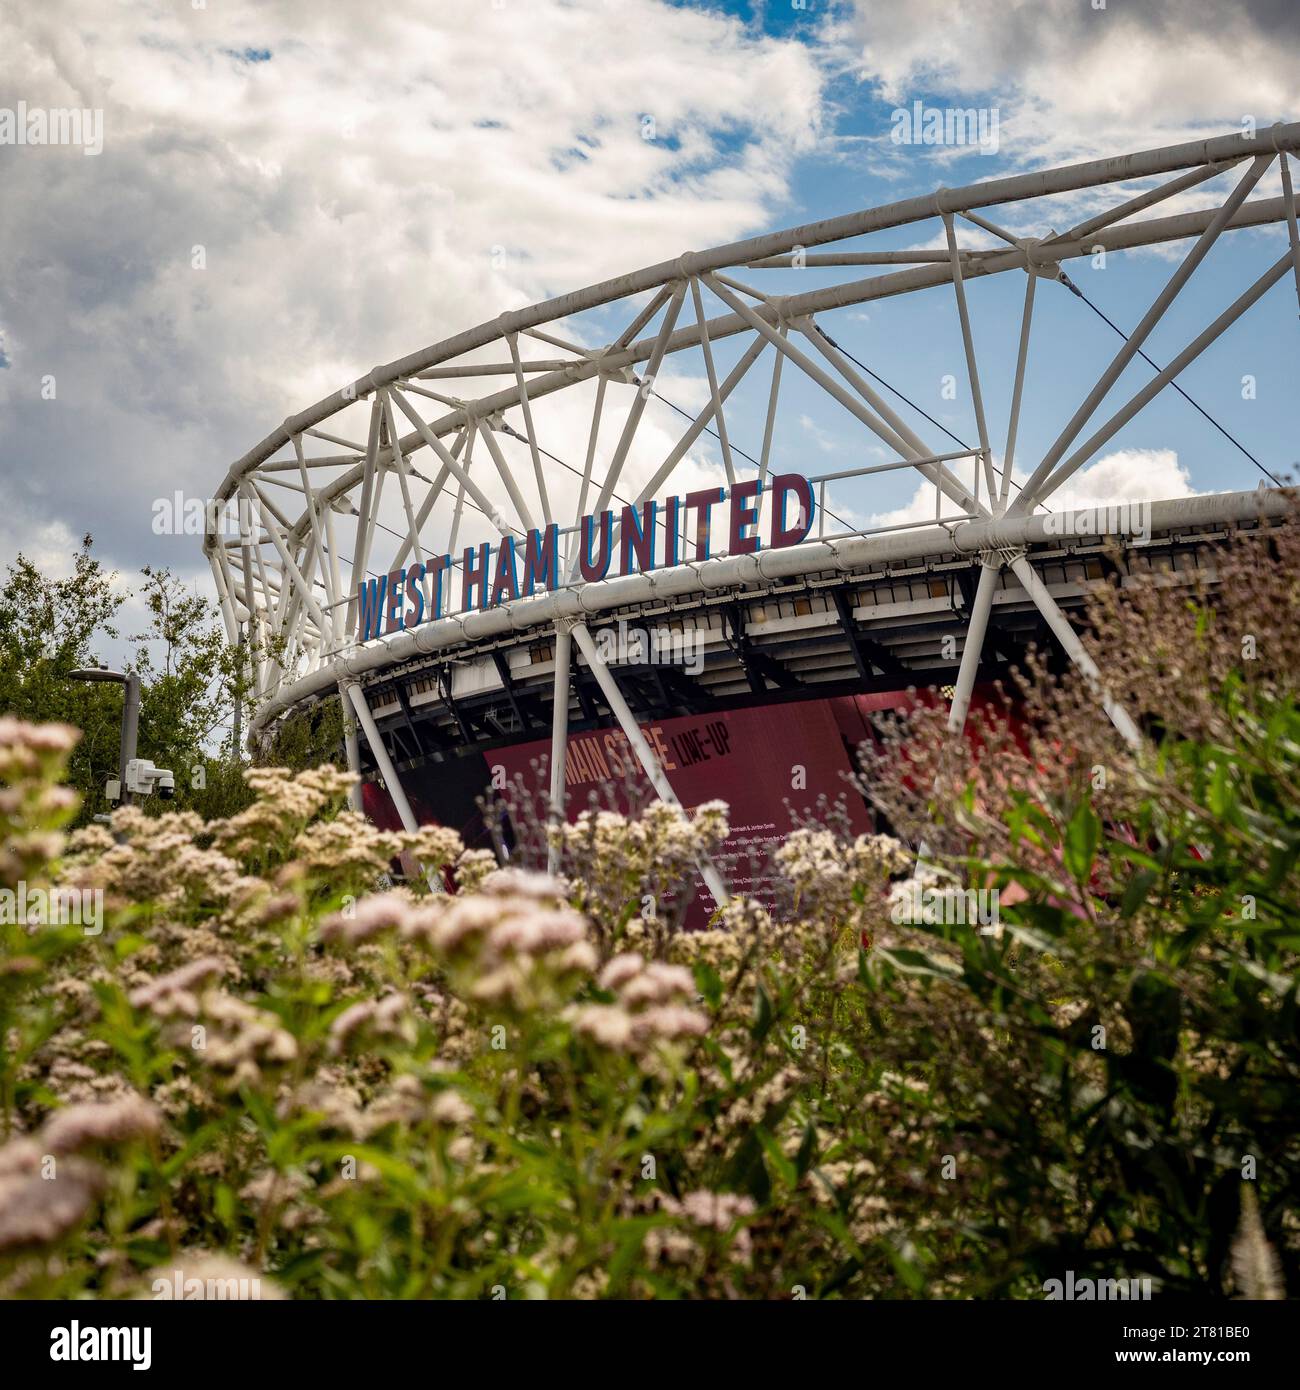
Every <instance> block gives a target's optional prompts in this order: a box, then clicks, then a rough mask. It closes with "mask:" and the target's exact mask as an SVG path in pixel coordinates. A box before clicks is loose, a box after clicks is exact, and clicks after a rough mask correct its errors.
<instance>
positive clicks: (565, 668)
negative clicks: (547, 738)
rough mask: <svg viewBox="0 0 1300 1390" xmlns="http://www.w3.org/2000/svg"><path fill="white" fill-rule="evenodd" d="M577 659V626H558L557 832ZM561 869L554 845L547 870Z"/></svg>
mask: <svg viewBox="0 0 1300 1390" xmlns="http://www.w3.org/2000/svg"><path fill="white" fill-rule="evenodd" d="M572 656H573V624H572V623H570V622H559V623H556V625H555V680H554V684H553V685H552V687H551V691H552V697H551V827H552V831H555V830H556V829H558V828H559V827H560V826H562V825H563V824H564V761H565V754H566V750H567V748H568V744H569V665H570V662H571V660H572ZM559 868H560V846H559V843H558V841H552V842H551V843H550V844H548V846H547V851H546V870H547V872H548V873H551V874H554V873H557V872H558V871H559Z"/></svg>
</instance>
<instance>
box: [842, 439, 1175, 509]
mask: <svg viewBox="0 0 1300 1390" xmlns="http://www.w3.org/2000/svg"><path fill="white" fill-rule="evenodd" d="M995 462H1000V460H995ZM1000 476H1001V475H1000V474H999V477H1000ZM1028 476H1029V475H1028V474H1027V473H1024V472H1022V471H1021V470H1020V469H1019V468H1013V469H1012V470H1011V478H1012V481H1013V483H1018V484H1023V483H1025V482H1026V481H1027V480H1028ZM1197 495H1198V494H1197V490H1196V489H1195V488H1194V487H1193V486H1192V481H1191V478H1190V476H1189V475H1188V472H1187V469H1186V467H1185V466H1184V465H1183V464H1182V463H1180V462H1179V460H1178V454H1177V453H1176V452H1175V451H1174V450H1173V449H1116V450H1115V452H1114V453H1111V454H1103V455H1102V457H1101V458H1099V459H1097V460H1096V461H1095V462H1094V463H1090V464H1088V465H1087V466H1086V467H1084V468H1081V469H1079V471H1078V472H1077V473H1075V474H1074V475H1073V476H1072V477H1071V478H1070V479H1069V480H1068V481H1067V482H1065V483H1063V484H1062V485H1061V487H1060V488H1058V489H1057V491H1055V492H1054V493H1052V495H1051V496H1050V497H1049V498H1048V500H1047V506H1048V507H1050V508H1051V509H1052V511H1060V510H1061V509H1063V508H1079V507H1094V506H1102V505H1104V504H1108V503H1112V502H1142V501H1150V502H1157V501H1166V500H1168V499H1170V498H1174V497H1195V496H1197ZM1012 496H1013V497H1014V496H1015V492H1014V490H1013V492H1012ZM954 512H955V504H954V503H950V502H948V501H947V499H945V500H944V506H943V514H944V515H945V516H949V515H952V514H954ZM933 520H934V487H933V485H932V484H930V483H924V482H923V483H920V484H918V486H917V489H916V491H915V492H914V493H913V494H912V497H911V499H910V500H909V501H908V502H906V503H905V504H904V505H903V506H901V507H896V508H894V509H893V510H892V511H887V512H877V513H876V514H875V515H873V516H871V517H869V518H868V520H867V521H866V523H865V525H866V526H867V527H868V528H873V529H874V528H884V527H893V526H904V525H907V524H908V523H911V522H917V521H933Z"/></svg>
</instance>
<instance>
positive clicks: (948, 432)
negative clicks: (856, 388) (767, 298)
mask: <svg viewBox="0 0 1300 1390" xmlns="http://www.w3.org/2000/svg"><path fill="white" fill-rule="evenodd" d="M813 327H814V328H815V329H816V330H817V331H818V333H820V334H821V335H822V337H823V338H825V339H826V341H827V342H828V343H829V344H830V345H831V347H833V348H834V349H835V351H836V352H839V353H842V354H843V355H844V356H845V357H847V358H848V359H849V361H850V362H852V363H853V365H854V366H855V367H857V368H858V369H859V370H860V371H864V372H866V374H867V375H868V376H869V377H871V378H872V379H873V380H874V381H878V382H879V383H880V384H881V385H882V386H883V387H884V388H885V390H886V391H892V392H893V393H894V395H896V396H897V397H898V399H899V400H900V401H902V402H903V403H904V405H910V406H911V407H912V409H913V410H915V411H916V413H917V414H918V415H920V416H922V417H924V418H925V419H926V420H928V421H929V422H930V423H931V424H932V425H933V426H934V427H935V429H939V430H942V431H943V432H944V434H946V435H947V436H948V438H949V439H951V440H952V442H953V443H954V444H960V445H961V447H962V448H963V449H969V448H970V447H971V446H970V445H969V444H967V443H966V441H965V440H964V439H959V438H958V437H957V435H955V434H953V432H952V431H951V430H950V429H949V428H948V426H947V425H942V424H940V423H939V421H938V420H936V419H935V418H934V416H933V415H930V414H929V413H928V412H926V411H924V410H922V409H921V407H920V406H919V405H917V403H916V402H915V401H914V400H912V399H911V398H910V397H908V396H905V395H903V393H902V392H901V391H900V390H899V389H898V387H897V386H891V385H890V384H889V382H887V381H886V380H885V378H884V377H883V376H879V375H878V374H877V373H875V372H873V371H872V370H871V368H870V367H868V366H867V364H866V363H865V362H859V361H858V359H857V358H856V357H854V355H853V354H852V353H851V352H850V351H849V350H848V348H846V347H841V346H840V345H839V343H837V342H836V341H835V339H834V338H832V337H831V335H830V334H829V333H827V331H826V330H825V329H824V328H823V327H822V326H821V324H819V323H818V322H816V320H814V321H813ZM995 471H996V472H998V473H1001V471H1002V470H1001V469H1000V468H998V469H995ZM1011 486H1012V487H1013V488H1015V490H1016V491H1017V492H1020V491H1021V485H1020V484H1019V483H1018V482H1016V480H1015V479H1014V478H1012V480H1011ZM1038 505H1039V506H1040V507H1042V509H1043V510H1044V511H1045V512H1050V511H1051V510H1052V509H1051V507H1049V506H1048V505H1047V503H1046V502H1040V503H1038Z"/></svg>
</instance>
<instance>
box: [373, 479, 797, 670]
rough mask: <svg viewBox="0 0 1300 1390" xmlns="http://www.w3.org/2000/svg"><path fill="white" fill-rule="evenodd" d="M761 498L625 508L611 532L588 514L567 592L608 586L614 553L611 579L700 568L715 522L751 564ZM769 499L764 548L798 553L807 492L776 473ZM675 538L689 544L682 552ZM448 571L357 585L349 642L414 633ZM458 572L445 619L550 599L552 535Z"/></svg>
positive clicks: (404, 571)
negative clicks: (542, 594)
mask: <svg viewBox="0 0 1300 1390" xmlns="http://www.w3.org/2000/svg"><path fill="white" fill-rule="evenodd" d="M763 490H764V487H763V483H762V481H761V480H760V479H758V478H752V479H749V480H748V481H746V482H740V483H736V484H734V485H733V486H732V487H731V488H729V489H728V488H723V487H712V488H704V489H702V490H700V491H698V492H688V493H687V494H686V495H685V496H684V497H682V496H678V497H669V498H667V499H666V500H665V501H663V502H662V503H660V502H656V501H649V502H643V503H641V504H640V505H639V506H638V505H628V506H626V507H624V508H623V510H622V513H621V514H620V516H619V517H618V520H617V522H616V521H615V517H614V513H613V511H603V512H592V513H589V514H588V515H587V516H584V517H583V518H582V520H581V521H580V522H579V524H578V526H577V528H576V534H577V540H578V556H577V565H576V568H575V569H574V571H573V572H572V579H571V581H570V582H573V583H583V584H590V583H594V582H595V581H596V580H600V579H606V578H608V577H609V574H610V572H611V569H613V568H614V561H615V551H616V550H617V561H618V567H617V569H616V570H615V571H614V572H615V573H617V574H620V575H623V574H639V573H644V572H645V571H647V570H653V569H661V568H666V567H671V566H673V565H680V564H683V563H685V562H686V561H687V560H688V559H689V560H692V561H694V560H707V559H709V557H710V555H711V554H712V550H711V546H712V541H713V534H714V517H715V514H717V515H718V516H725V518H726V552H725V553H726V554H728V555H753V554H756V553H757V552H758V551H759V550H760V549H761V548H762V542H761V541H760V539H759V535H758V531H759V524H760V523H759V502H760V498H761V495H762V493H763ZM770 494H771V499H772V500H771V505H770V506H769V507H768V508H767V514H768V517H769V519H770V526H769V529H768V539H767V546H768V548H770V549H781V548H783V547H785V546H790V545H798V544H799V542H800V541H802V540H804V539H805V538H806V537H807V535H808V532H809V531H810V530H811V529H812V524H813V512H814V503H813V489H812V485H811V484H810V483H809V482H808V480H807V478H805V477H803V476H801V475H800V474H798V473H781V474H778V475H777V476H776V477H775V478H773V479H772V480H771V487H770ZM792 503H793V505H792ZM684 534H685V535H688V536H690V539H689V540H688V541H687V542H686V544H685V545H684V544H683V535H684ZM687 546H689V548H690V554H689V555H688V554H687V553H686V549H687ZM453 568H454V566H453V564H452V558H451V556H450V555H433V556H430V557H429V559H427V560H424V561H421V562H419V563H417V564H412V565H406V566H404V567H403V568H401V569H395V570H393V571H392V573H391V574H386V575H380V576H378V577H377V578H372V579H367V580H364V581H363V582H362V583H360V584H358V586H357V639H358V640H359V641H362V642H366V641H369V640H370V639H371V638H373V637H378V636H380V635H381V634H387V633H390V632H400V631H402V630H403V629H410V628H413V627H418V626H419V625H420V624H421V623H424V622H431V621H434V620H436V619H438V618H441V617H443V616H444V614H445V613H449V612H451V611H453V610H452V609H451V606H450V605H451V602H452V600H453V598H454V597H456V595H455V594H454V593H453V590H454V588H455V585H454V582H453V577H452V570H453ZM459 569H460V593H459V606H458V608H456V609H455V610H454V611H456V612H460V613H466V612H469V611H470V610H471V609H480V610H481V609H486V608H495V607H497V606H498V605H499V604H502V603H509V602H510V601H511V600H512V599H517V598H528V597H530V596H531V595H532V594H534V593H536V591H537V590H538V588H542V589H547V590H553V589H557V588H559V587H560V586H561V581H560V528H559V526H557V525H556V524H554V523H552V524H551V525H550V526H547V527H544V528H542V527H534V528H533V529H532V530H530V531H528V532H526V533H525V535H524V536H523V538H522V539H519V538H517V537H515V536H505V537H503V538H502V540H501V542H500V544H499V545H496V546H493V545H492V544H491V542H489V541H483V542H482V543H481V544H479V545H477V546H473V545H471V546H466V547H465V550H464V553H463V555H462V557H461V562H460V565H459Z"/></svg>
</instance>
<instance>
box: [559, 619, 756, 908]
mask: <svg viewBox="0 0 1300 1390" xmlns="http://www.w3.org/2000/svg"><path fill="white" fill-rule="evenodd" d="M573 636H574V638H575V640H576V641H577V643H578V648H579V650H580V651H581V652H582V654H583V656H584V657H586V659H587V665H588V666H590V667H591V673H592V675H594V676H595V677H596V680H597V682H598V683H599V685H600V689H601V693H602V694H603V695H604V697H605V699H606V701H607V703H608V704H609V707H610V709H612V710H613V711H614V717H615V718H616V719H617V720H618V723H619V727H620V728H621V729H622V730H623V732H624V734H625V735H626V736H627V741H628V743H629V744H631V746H632V751H633V752H634V753H635V754H636V756H637V759H638V761H639V762H640V764H641V766H642V768H643V769H644V770H645V775H646V777H647V778H649V780H650V785H651V786H652V787H653V788H654V789H655V793H656V794H657V795H658V797H659V799H660V800H661V801H666V802H667V803H668V804H669V805H670V806H676V807H677V808H678V809H679V810H680V809H681V804H682V803H681V802H680V801H678V799H677V793H676V792H675V791H673V787H672V783H671V782H669V780H668V778H667V777H665V776H664V770H663V768H661V767H660V766H659V760H658V759H657V758H656V757H655V755H654V751H653V750H652V749H651V747H650V745H649V744H648V743H647V742H646V737H645V735H644V734H643V733H642V732H641V728H640V726H639V725H638V724H637V722H636V719H635V717H634V716H633V714H632V711H631V709H630V708H629V707H628V703H627V701H626V700H625V699H624V698H623V692H622V691H621V690H620V689H619V688H618V683H617V682H616V681H615V680H614V677H613V674H612V673H611V671H610V669H609V667H608V666H606V665H605V663H604V661H603V660H602V659H601V656H600V653H599V652H598V651H597V650H596V643H595V642H594V641H593V640H592V636H591V633H590V632H589V631H588V630H587V626H586V624H585V623H580V622H579V623H575V624H574V627H573ZM699 865H700V873H701V875H702V876H703V878H704V882H705V884H706V885H707V886H708V889H709V892H710V893H712V894H713V901H714V902H715V903H716V904H717V905H718V906H719V907H726V905H727V904H728V903H729V902H730V901H731V894H730V893H728V892H727V888H726V885H725V884H724V883H723V881H722V875H721V874H720V873H719V872H718V868H717V865H716V864H714V862H713V860H712V859H710V858H709V857H708V856H707V855H701V856H700V860H699Z"/></svg>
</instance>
